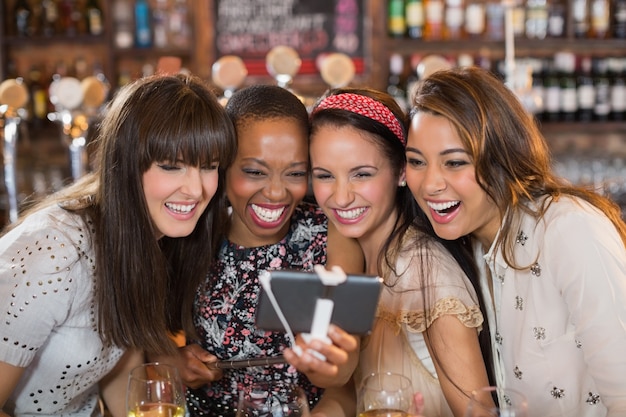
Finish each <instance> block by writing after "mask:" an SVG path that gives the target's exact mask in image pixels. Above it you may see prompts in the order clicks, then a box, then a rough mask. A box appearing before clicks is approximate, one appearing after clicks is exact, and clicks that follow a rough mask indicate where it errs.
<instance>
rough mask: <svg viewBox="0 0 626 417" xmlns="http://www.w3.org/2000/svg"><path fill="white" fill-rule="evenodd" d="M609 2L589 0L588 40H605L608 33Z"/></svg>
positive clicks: (607, 0)
mask: <svg viewBox="0 0 626 417" xmlns="http://www.w3.org/2000/svg"><path fill="white" fill-rule="evenodd" d="M609 7H610V4H609V0H591V24H590V26H589V34H588V36H589V37H590V38H595V39H605V38H607V37H608V36H609V33H610V17H609Z"/></svg>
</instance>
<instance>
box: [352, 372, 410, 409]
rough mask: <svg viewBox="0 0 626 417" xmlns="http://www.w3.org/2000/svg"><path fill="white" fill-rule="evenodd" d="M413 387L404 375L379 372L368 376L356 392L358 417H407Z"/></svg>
mask: <svg viewBox="0 0 626 417" xmlns="http://www.w3.org/2000/svg"><path fill="white" fill-rule="evenodd" d="M413 394H414V393H413V385H412V384H411V380H410V379H409V378H407V377H406V376H404V375H401V374H396V373H393V372H380V373H372V374H370V375H368V376H367V377H366V378H365V379H364V380H363V383H362V384H361V387H360V389H359V392H358V402H357V413H358V416H359V417H408V416H409V413H410V410H411V406H412V404H413Z"/></svg>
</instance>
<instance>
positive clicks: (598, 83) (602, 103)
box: [592, 58, 611, 122]
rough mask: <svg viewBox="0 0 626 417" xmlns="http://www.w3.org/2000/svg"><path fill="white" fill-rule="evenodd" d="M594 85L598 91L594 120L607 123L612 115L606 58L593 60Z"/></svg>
mask: <svg viewBox="0 0 626 417" xmlns="http://www.w3.org/2000/svg"><path fill="white" fill-rule="evenodd" d="M592 73H593V85H594V87H595V90H596V102H595V104H594V107H593V118H594V120H597V121H601V122H605V121H607V120H609V115H610V114H611V81H610V80H609V76H608V61H607V60H606V58H594V59H593V60H592Z"/></svg>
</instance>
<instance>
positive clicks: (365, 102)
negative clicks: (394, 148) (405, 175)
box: [313, 93, 406, 145]
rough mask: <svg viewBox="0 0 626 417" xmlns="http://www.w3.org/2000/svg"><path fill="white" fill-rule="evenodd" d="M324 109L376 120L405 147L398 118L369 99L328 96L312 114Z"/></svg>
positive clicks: (359, 96) (363, 97)
mask: <svg viewBox="0 0 626 417" xmlns="http://www.w3.org/2000/svg"><path fill="white" fill-rule="evenodd" d="M324 109H339V110H346V111H349V112H352V113H356V114H360V115H361V116H365V117H367V118H370V119H372V120H376V121H377V122H379V123H382V124H383V125H385V126H387V128H388V129H389V130H391V131H392V132H393V134H394V135H396V136H397V137H398V139H400V142H401V143H402V144H403V145H406V138H405V136H404V130H403V129H402V124H400V121H399V120H398V118H397V117H396V116H395V115H394V114H393V113H392V112H391V110H389V108H388V107H387V106H385V105H384V104H382V103H381V102H379V101H377V100H374V99H373V98H371V97H367V96H363V95H361V94H353V93H343V94H336V95H333V96H328V97H326V98H325V99H323V100H322V101H321V102H320V103H319V104H318V105H317V106H316V107H315V109H313V114H315V113H317V112H318V111H320V110H324Z"/></svg>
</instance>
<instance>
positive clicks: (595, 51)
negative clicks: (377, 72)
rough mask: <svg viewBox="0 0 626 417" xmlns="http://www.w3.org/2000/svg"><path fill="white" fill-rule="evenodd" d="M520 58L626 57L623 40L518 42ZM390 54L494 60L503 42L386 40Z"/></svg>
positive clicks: (556, 39)
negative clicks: (476, 55)
mask: <svg viewBox="0 0 626 417" xmlns="http://www.w3.org/2000/svg"><path fill="white" fill-rule="evenodd" d="M514 43H515V52H516V55H517V56H552V55H554V53H555V52H556V51H571V52H574V53H576V54H587V55H594V56H621V55H624V54H625V53H626V41H624V39H569V38H546V39H541V40H538V39H525V38H516V39H515V42H514ZM387 45H388V46H389V50H390V51H393V52H398V53H400V54H402V55H412V54H420V55H426V54H443V55H458V54H460V53H468V52H473V53H480V52H481V51H488V52H489V53H491V56H504V41H503V40H502V41H490V40H480V39H479V40H474V39H466V40H454V41H446V40H441V41H424V40H417V39H396V38H389V39H388V40H387Z"/></svg>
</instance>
